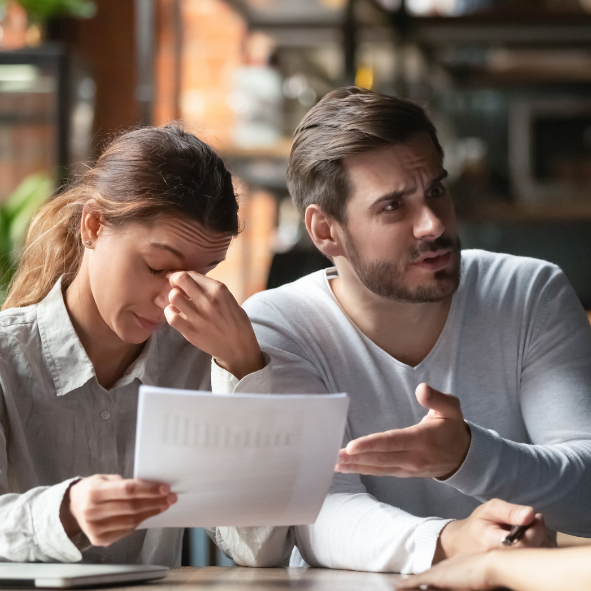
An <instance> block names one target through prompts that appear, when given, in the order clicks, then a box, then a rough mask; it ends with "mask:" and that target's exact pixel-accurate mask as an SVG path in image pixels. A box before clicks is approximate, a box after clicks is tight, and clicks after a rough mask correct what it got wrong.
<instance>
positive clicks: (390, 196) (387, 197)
mask: <svg viewBox="0 0 591 591" xmlns="http://www.w3.org/2000/svg"><path fill="white" fill-rule="evenodd" d="M447 174H448V173H447V170H443V171H442V172H441V173H439V174H438V175H437V176H436V177H435V178H434V179H433V180H432V181H431V183H430V184H429V188H431V187H433V186H435V185H436V184H437V183H440V182H441V181H442V180H443V179H445V178H447ZM413 190H414V189H412V188H408V189H400V190H399V191H390V192H389V193H384V194H383V195H381V196H380V197H378V198H377V199H376V200H375V201H374V202H373V205H378V204H380V203H382V202H383V201H393V200H395V199H400V198H402V197H404V196H405V195H407V194H408V193H410V192H412V191H413Z"/></svg>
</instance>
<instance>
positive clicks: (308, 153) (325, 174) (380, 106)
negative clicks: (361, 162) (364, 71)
mask: <svg viewBox="0 0 591 591" xmlns="http://www.w3.org/2000/svg"><path fill="white" fill-rule="evenodd" d="M421 132H426V133H428V134H429V136H430V137H431V139H432V140H433V143H434V144H435V148H436V149H437V152H438V154H439V156H440V157H441V159H442V160H443V150H442V149H441V146H440V144H439V140H438V139H437V132H436V131H435V127H434V126H433V124H432V123H431V121H430V120H429V118H428V117H427V115H426V113H425V111H424V110H423V109H422V108H421V107H420V106H419V105H417V104H416V103H413V102H412V101H409V100H404V99H399V98H395V97H392V96H386V95H383V94H377V93H375V92H371V91H370V90H366V89H363V88H359V87H356V86H349V87H346V88H339V89H338V90H333V91H332V92H330V93H328V94H327V95H326V96H325V97H324V98H323V99H322V100H321V101H320V102H319V103H318V104H317V105H316V106H315V107H314V108H313V109H311V110H310V111H309V112H308V114H307V115H306V116H305V117H304V119H303V120H302V122H301V123H300V125H299V126H298V128H297V129H296V132H295V137H294V142H293V147H292V149H291V155H290V157H289V166H288V168H287V187H288V189H289V192H290V194H291V197H292V199H293V201H294V203H295V205H296V207H297V208H298V211H299V212H300V214H301V215H302V216H303V215H304V213H305V211H306V208H307V207H308V205H310V204H312V203H315V204H317V205H318V206H320V208H321V209H322V211H324V213H326V214H328V215H330V216H331V217H333V218H334V219H335V220H337V222H339V223H340V224H341V225H346V222H347V216H346V204H347V198H348V196H349V188H348V182H347V174H346V170H345V166H344V164H343V159H344V158H345V157H347V156H350V155H352V154H359V153H362V152H369V151H371V150H376V149H379V148H385V147H387V146H391V145H394V144H398V143H401V142H406V141H408V140H409V139H411V138H412V137H413V136H415V135H416V134H418V133H421Z"/></svg>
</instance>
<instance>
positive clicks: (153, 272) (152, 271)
mask: <svg viewBox="0 0 591 591" xmlns="http://www.w3.org/2000/svg"><path fill="white" fill-rule="evenodd" d="M148 269H149V270H150V273H152V275H160V273H162V272H163V271H164V269H152V267H150V265H148Z"/></svg>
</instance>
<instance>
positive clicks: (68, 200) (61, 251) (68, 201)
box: [2, 188, 86, 310]
mask: <svg viewBox="0 0 591 591" xmlns="http://www.w3.org/2000/svg"><path fill="white" fill-rule="evenodd" d="M85 201H86V199H85V198H84V197H83V196H82V195H80V191H79V190H77V188H73V189H71V190H70V191H67V192H66V193H64V194H62V195H59V196H57V197H55V198H54V199H52V200H51V201H50V202H49V203H47V204H45V205H44V206H43V207H42V208H41V209H40V210H39V212H38V213H37V215H36V216H35V218H34V219H33V221H32V223H31V226H30V228H29V231H28V233H27V239H26V242H25V247H24V250H23V253H22V256H21V260H20V264H19V267H18V270H17V272H16V275H15V276H14V278H13V280H12V282H11V284H10V287H9V290H8V297H7V298H6V301H5V302H4V304H3V306H2V309H3V310H6V309H8V308H21V307H23V306H29V305H31V304H37V303H39V302H40V301H41V300H42V299H43V298H45V296H46V295H47V294H48V293H49V292H50V291H51V289H52V288H53V286H54V285H55V284H56V282H57V280H58V279H59V278H60V277H61V276H62V275H63V276H64V278H63V280H62V281H63V284H64V287H67V286H68V285H69V284H70V283H71V282H72V280H73V279H74V277H75V276H76V273H77V271H78V267H79V266H80V261H81V260H82V254H83V246H82V243H81V240H80V219H81V215H82V210H83V208H84V202H85Z"/></svg>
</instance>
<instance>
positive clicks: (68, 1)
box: [17, 0, 96, 23]
mask: <svg viewBox="0 0 591 591" xmlns="http://www.w3.org/2000/svg"><path fill="white" fill-rule="evenodd" d="M17 2H18V3H19V4H20V5H21V6H22V7H23V8H24V9H25V10H26V11H27V12H28V13H29V15H30V17H31V19H32V20H34V21H36V22H38V23H42V22H44V21H46V20H47V19H50V18H53V17H56V16H74V17H77V18H90V17H92V16H94V15H95V14H96V5H95V3H94V2H92V1H91V0H17Z"/></svg>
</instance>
